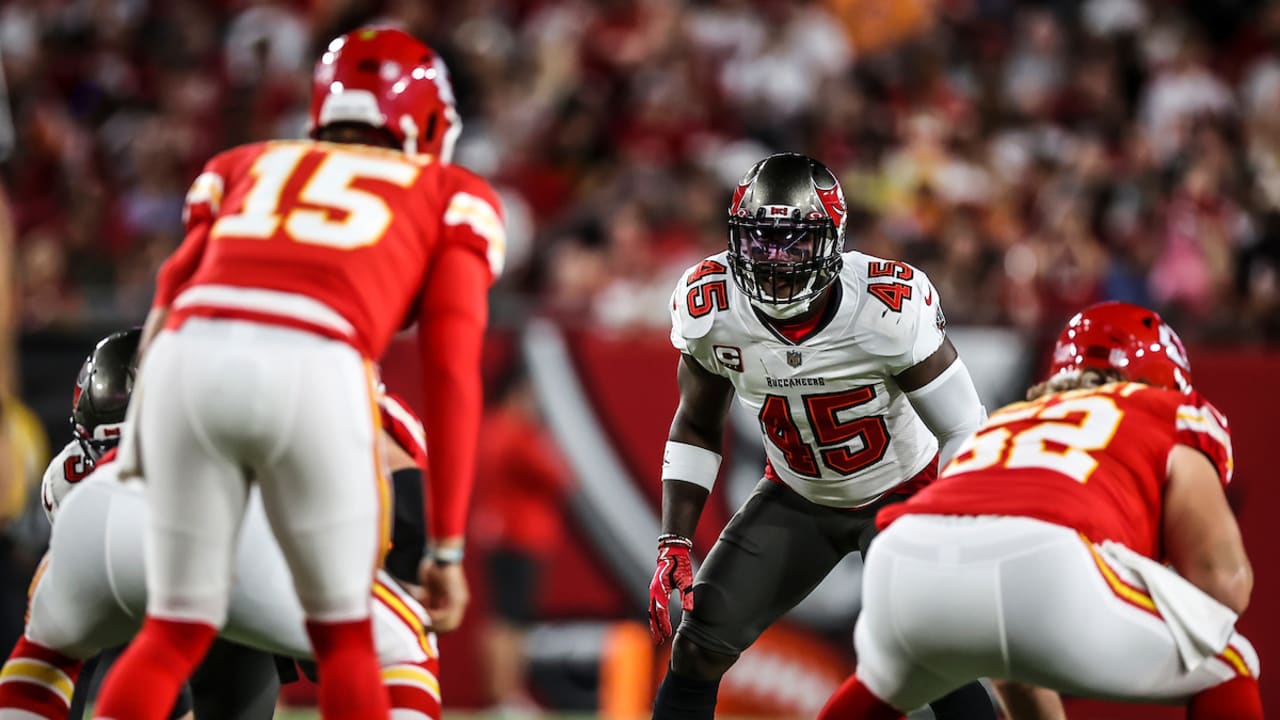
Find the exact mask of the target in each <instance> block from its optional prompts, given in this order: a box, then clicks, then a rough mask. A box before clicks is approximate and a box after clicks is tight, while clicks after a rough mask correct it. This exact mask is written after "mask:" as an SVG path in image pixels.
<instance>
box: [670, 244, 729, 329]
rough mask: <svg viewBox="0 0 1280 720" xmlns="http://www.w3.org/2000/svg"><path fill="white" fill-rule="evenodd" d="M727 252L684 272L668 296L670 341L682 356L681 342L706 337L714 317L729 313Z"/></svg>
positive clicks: (713, 322) (713, 256)
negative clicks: (669, 303)
mask: <svg viewBox="0 0 1280 720" xmlns="http://www.w3.org/2000/svg"><path fill="white" fill-rule="evenodd" d="M727 255H728V253H727V252H723V253H719V254H718V255H712V256H711V257H709V258H707V259H705V260H703V261H701V262H699V263H698V264H696V265H694V266H692V267H690V268H689V269H687V270H685V271H684V272H683V273H682V274H681V275H680V280H679V281H678V282H676V286H675V289H674V290H672V292H671V341H672V343H673V344H675V345H676V347H677V348H679V349H680V350H681V351H682V352H683V351H685V350H686V349H687V348H686V347H683V346H681V344H680V341H681V340H685V341H687V340H696V339H698V338H701V337H705V336H706V335H707V333H709V332H711V328H712V326H713V325H715V319H716V315H717V314H718V313H720V312H722V311H724V310H727V309H728V303H729V282H731V281H730V279H729V267H728V264H727V262H726V256H727Z"/></svg>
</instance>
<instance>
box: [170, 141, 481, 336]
mask: <svg viewBox="0 0 1280 720" xmlns="http://www.w3.org/2000/svg"><path fill="white" fill-rule="evenodd" d="M185 212H186V222H187V237H186V240H185V241H184V243H183V245H182V247H181V248H179V250H178V252H176V253H175V254H174V255H173V256H172V257H171V258H170V259H169V261H168V262H166V263H165V267H164V268H162V270H161V273H160V277H159V278H158V281H157V292H156V303H155V304H157V305H163V306H170V305H172V306H173V308H174V313H175V314H178V315H191V314H200V315H218V316H224V317H227V316H229V317H235V316H236V313H235V311H239V312H240V313H241V314H242V315H243V316H244V317H245V319H259V320H265V321H268V322H277V323H279V322H283V323H284V324H289V325H294V326H298V325H301V326H303V327H305V328H306V329H311V330H314V331H317V332H320V333H321V334H325V335H334V334H336V335H338V336H341V339H345V340H348V341H349V342H351V343H352V344H353V345H354V346H355V347H356V348H357V349H359V350H361V351H362V352H363V353H364V354H365V355H366V356H367V357H369V358H375V359H376V358H378V357H380V356H381V355H382V353H383V352H384V351H385V350H386V347H387V344H388V343H389V342H390V339H391V337H392V335H394V334H395V332H396V331H397V330H399V329H401V328H402V327H405V326H407V325H409V324H411V322H412V321H413V320H415V319H417V317H416V314H415V313H416V311H417V308H415V307H414V303H415V302H416V301H419V300H420V299H421V296H422V291H423V286H424V285H425V284H426V282H427V279H428V272H429V270H430V269H431V268H432V265H433V263H434V262H435V261H436V260H437V258H438V257H439V256H441V255H442V254H444V253H445V252H448V251H451V250H458V251H461V252H467V253H476V254H478V255H479V256H480V257H481V258H483V259H484V260H485V264H486V265H487V266H488V268H489V270H490V273H489V275H490V276H489V277H488V278H485V280H484V281H485V284H486V285H487V283H488V282H489V281H491V280H492V278H493V277H496V276H497V274H498V273H499V272H500V271H501V269H502V261H503V256H504V251H505V246H506V242H505V235H504V231H503V227H502V219H501V215H500V205H499V203H498V199H497V196H496V194H495V193H494V191H493V189H492V188H491V187H490V186H489V184H488V183H487V182H485V181H484V180H483V179H481V178H480V177H478V176H476V175H474V174H472V173H470V172H469V171H467V170H465V169H463V168H461V167H459V166H456V165H449V164H442V163H440V162H438V161H437V160H436V159H435V158H433V157H431V156H428V155H419V156H411V155H407V154H405V153H403V152H400V151H398V150H391V149H385V148H378V147H372V146H367V145H356V144H346V143H326V142H318V141H312V140H294V141H272V142H262V143H253V144H250V145H242V146H240V147H237V148H233V149H231V150H228V151H226V152H224V153H221V154H219V155H217V156H215V157H214V158H213V159H212V160H210V161H209V163H208V164H207V165H206V166H205V169H204V172H203V173H201V175H200V176H199V177H197V178H196V180H195V182H194V183H193V184H192V186H191V190H190V191H189V192H188V194H187V206H186V211H185ZM433 281H438V280H433ZM228 288H233V290H230V291H229V290H228ZM236 288H252V289H255V290H266V291H270V292H266V293H246V292H243V291H237V290H234V289H236ZM184 291H190V292H189V293H188V294H187V295H186V296H185V297H184V296H183V292H184ZM300 298H301V299H300ZM175 301H176V302H175ZM309 301H311V302H309ZM211 308H217V309H220V312H216V311H212V310H211ZM335 314H336V317H335ZM255 316H257V317H255Z"/></svg>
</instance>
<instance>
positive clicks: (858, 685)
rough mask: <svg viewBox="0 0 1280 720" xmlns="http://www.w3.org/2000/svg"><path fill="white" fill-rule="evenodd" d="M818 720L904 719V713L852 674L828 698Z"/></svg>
mask: <svg viewBox="0 0 1280 720" xmlns="http://www.w3.org/2000/svg"><path fill="white" fill-rule="evenodd" d="M818 720H902V713H901V712H899V711H897V710H895V709H894V708H893V706H892V705H889V704H888V703H886V702H885V701H883V700H881V699H880V698H878V697H876V696H875V695H873V694H872V693H871V691H870V690H868V689H867V686H866V685H863V684H862V681H861V680H859V679H858V676H857V675H851V676H849V679H848V680H845V681H844V684H843V685H841V686H840V689H839V690H836V692H835V694H834V695H832V696H831V699H829V700H827V704H826V705H824V706H823V707H822V712H820V713H818Z"/></svg>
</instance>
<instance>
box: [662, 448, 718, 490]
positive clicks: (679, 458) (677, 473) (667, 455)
mask: <svg viewBox="0 0 1280 720" xmlns="http://www.w3.org/2000/svg"><path fill="white" fill-rule="evenodd" d="M719 474H720V453H715V452H712V451H710V450H708V449H706V448H701V447H698V446H697V445H690V444H688V443H682V442H674V441H671V440H668V441H667V446H666V449H665V450H664V451H663V453H662V479H663V480H683V481H684V482H687V483H693V484H694V485H697V486H699V487H703V488H706V490H707V492H711V488H712V487H713V486H714V485H715V484H716V476H717V475H719Z"/></svg>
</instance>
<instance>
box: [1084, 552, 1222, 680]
mask: <svg viewBox="0 0 1280 720" xmlns="http://www.w3.org/2000/svg"><path fill="white" fill-rule="evenodd" d="M1099 550H1100V551H1101V552H1102V554H1103V556H1104V557H1105V558H1106V559H1107V560H1108V561H1110V562H1112V563H1115V564H1116V565H1118V566H1120V567H1123V568H1126V569H1128V570H1130V571H1132V572H1133V574H1134V575H1137V576H1138V578H1139V579H1141V580H1142V583H1143V584H1144V585H1146V586H1147V592H1149V593H1150V594H1151V599H1152V600H1154V601H1155V604H1156V609H1157V610H1159V611H1160V615H1161V616H1163V617H1164V619H1165V624H1167V625H1168V626H1169V629H1170V631H1172V632H1173V638H1174V641H1175V642H1176V643H1177V645H1178V654H1179V655H1180V656H1181V657H1182V662H1183V664H1184V665H1185V666H1186V669H1187V671H1188V672H1190V671H1192V670H1194V669H1196V668H1197V667H1199V666H1200V664H1201V663H1203V662H1204V661H1205V660H1208V659H1209V658H1211V657H1214V656H1215V655H1218V654H1220V653H1221V652H1222V651H1223V650H1225V649H1226V647H1227V642H1228V641H1229V640H1230V639H1231V635H1232V633H1234V632H1235V625H1236V618H1237V617H1239V616H1238V615H1236V613H1235V612H1233V611H1232V610H1231V608H1229V607H1227V606H1226V605H1223V604H1222V603H1220V602H1218V601H1217V600H1214V599H1213V598H1212V597H1210V596H1209V595H1208V593H1206V592H1205V591H1203V590H1201V589H1200V588H1198V587H1196V586H1195V585H1192V584H1191V583H1190V582H1189V581H1188V580H1186V579H1185V578H1183V577H1182V576H1181V575H1179V574H1178V573H1176V572H1174V570H1173V569H1171V568H1167V567H1165V566H1164V565H1161V564H1160V563H1158V562H1156V561H1155V560H1152V559H1151V558H1148V557H1144V556H1142V555H1139V554H1138V553H1136V552H1134V551H1133V550H1130V549H1129V548H1127V547H1125V546H1124V545H1122V544H1120V543H1118V542H1114V541H1111V540H1108V541H1106V542H1104V543H1102V544H1101V546H1099Z"/></svg>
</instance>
